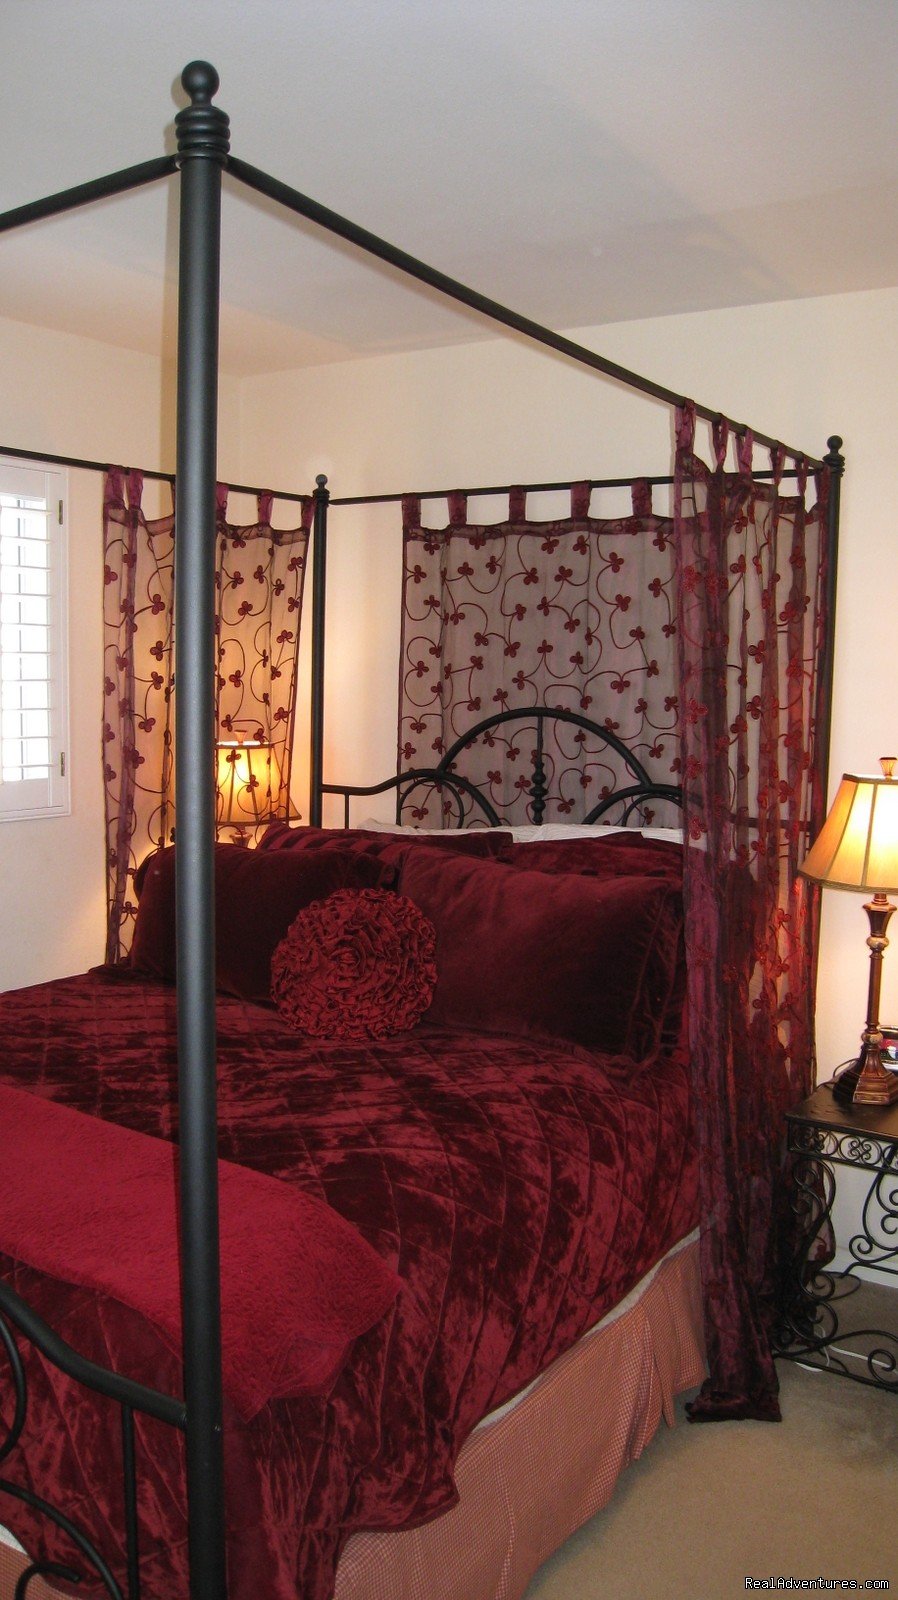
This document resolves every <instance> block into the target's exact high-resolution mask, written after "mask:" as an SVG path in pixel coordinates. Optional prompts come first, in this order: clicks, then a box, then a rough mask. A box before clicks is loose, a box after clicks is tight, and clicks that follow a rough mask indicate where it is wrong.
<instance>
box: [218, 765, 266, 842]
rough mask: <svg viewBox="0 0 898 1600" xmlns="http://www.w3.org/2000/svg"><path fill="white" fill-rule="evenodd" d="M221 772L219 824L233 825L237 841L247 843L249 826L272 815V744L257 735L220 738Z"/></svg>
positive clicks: (222, 826)
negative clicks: (239, 737)
mask: <svg viewBox="0 0 898 1600" xmlns="http://www.w3.org/2000/svg"><path fill="white" fill-rule="evenodd" d="M215 748H216V755H217V763H218V772H217V778H216V787H217V789H218V802H219V803H218V815H217V818H216V827H217V828H233V829H235V830H236V832H237V842H239V843H240V844H246V843H248V839H247V833H246V830H247V829H248V828H255V827H257V825H258V824H259V823H260V822H268V821H270V819H271V816H272V806H271V789H272V786H271V767H272V763H273V761H274V760H275V756H274V752H273V750H272V748H271V745H270V744H262V743H261V742H260V741H259V740H258V739H245V740H240V739H221V740H219V742H218V744H217V745H216V747H215Z"/></svg>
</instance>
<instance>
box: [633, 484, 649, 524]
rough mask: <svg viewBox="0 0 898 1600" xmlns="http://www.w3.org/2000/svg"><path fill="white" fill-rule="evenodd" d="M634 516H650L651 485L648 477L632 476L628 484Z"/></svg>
mask: <svg viewBox="0 0 898 1600" xmlns="http://www.w3.org/2000/svg"><path fill="white" fill-rule="evenodd" d="M630 496H631V498H632V501H633V515H634V517H650V516H652V486H651V484H650V483H649V480H648V478H634V479H633V482H632V484H631V485H630Z"/></svg>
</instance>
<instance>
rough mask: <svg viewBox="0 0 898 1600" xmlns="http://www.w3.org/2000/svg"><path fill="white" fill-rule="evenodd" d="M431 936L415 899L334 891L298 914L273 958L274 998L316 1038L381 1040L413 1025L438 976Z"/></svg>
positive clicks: (382, 892) (287, 1018) (376, 892)
mask: <svg viewBox="0 0 898 1600" xmlns="http://www.w3.org/2000/svg"><path fill="white" fill-rule="evenodd" d="M435 953H436V934H435V933H434V929H433V924H432V923H431V922H429V921H428V919H427V917H425V915H424V913H423V912H422V911H419V909H418V907H417V906H416V905H415V904H414V902H413V901H411V900H409V899H407V898H406V897H405V896H404V895H398V894H392V893H391V892H390V891H388V890H386V889H338V890H337V891H336V892H335V893H334V894H331V895H328V897H327V899H325V900H316V901H314V902H313V903H312V905H310V906H306V907H305V909H304V910H302V911H300V913H299V916H298V917H297V918H296V919H295V921H294V922H292V923H291V925H290V927H289V929H288V931H287V933H286V935H285V937H284V938H283V939H282V940H281V942H280V944H279V945H278V946H277V947H276V949H275V952H274V955H273V956H272V958H271V997H272V999H273V1001H274V1003H275V1005H276V1006H277V1009H278V1011H279V1012H280V1014H281V1016H282V1017H283V1018H284V1020H285V1021H286V1022H288V1023H289V1024H290V1026H291V1027H292V1028H295V1029H296V1031H297V1032H298V1033H304V1034H308V1035H310V1036H311V1037H313V1038H330V1039H349V1040H362V1039H383V1038H386V1037H387V1036H388V1035H389V1034H392V1033H401V1032H402V1031H403V1030H404V1029H406V1028H413V1027H414V1025H415V1023H416V1022H417V1021H418V1019H419V1018H420V1017H421V1016H423V1014H424V1012H425V1011H426V1010H427V1007H428V1006H429V1005H430V1001H431V996H432V994H433V989H434V984H435V983H436V978H437V969H436V961H435V959H434V958H435Z"/></svg>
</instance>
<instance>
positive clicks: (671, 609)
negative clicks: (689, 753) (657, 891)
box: [399, 479, 679, 827]
mask: <svg viewBox="0 0 898 1600" xmlns="http://www.w3.org/2000/svg"><path fill="white" fill-rule="evenodd" d="M590 495H591V491H590V485H589V484H588V483H577V484H574V485H573V486H572V489H571V512H570V516H569V517H567V518H564V519H562V520H556V521H551V522H528V520H527V517H526V492H525V490H524V489H513V490H512V491H511V494H510V497H509V505H508V516H507V518H506V519H505V520H504V521H502V522H499V523H494V524H490V525H487V526H479V525H474V524H470V523H469V522H468V521H467V504H466V499H465V496H464V495H461V494H456V495H452V496H450V497H449V526H448V527H446V528H442V529H431V528H423V527H422V526H421V506H420V501H419V500H417V499H416V498H414V497H411V496H410V497H407V498H406V499H405V500H404V501H403V524H404V553H405V561H404V604H403V630H402V651H401V662H402V669H401V705H400V718H399V770H400V771H401V770H403V769H405V768H409V767H415V766H418V767H430V766H434V765H435V764H436V762H438V761H439V760H440V758H441V757H442V756H443V755H444V754H445V752H446V751H447V750H448V749H450V748H451V746H452V744H453V743H454V741H455V740H456V739H457V738H458V737H459V735H460V734H463V733H465V732H466V731H467V730H468V729H469V728H470V727H471V726H472V725H473V724H474V723H476V722H477V721H479V720H481V719H482V718H485V717H489V716H492V715H494V714H495V713H496V712H497V711H502V710H506V709H510V708H512V707H514V708H519V707H521V706H531V705H532V706H541V705H550V706H553V707H560V708H562V709H564V710H567V711H577V712H582V713H583V714H584V715H585V716H588V717H590V718H592V719H594V720H596V721H598V722H601V723H604V725H605V726H607V727H608V728H609V729H610V730H611V731H612V732H613V733H616V734H618V735H619V737H620V738H621V739H622V740H623V742H624V743H625V744H626V745H627V746H628V748H629V749H631V750H632V751H633V753H634V754H635V755H636V756H637V757H639V759H640V760H641V761H643V763H644V764H646V765H648V766H649V767H650V769H651V770H652V772H653V774H654V775H655V776H656V777H657V778H658V779H659V781H662V782H668V783H677V782H678V781H679V776H678V772H679V734H678V727H677V684H676V663H675V657H674V652H673V646H672V639H673V634H674V628H675V610H676V606H675V599H674V595H673V552H672V542H671V541H672V533H673V523H672V520H671V519H669V518H666V517H661V516H655V515H654V514H653V512H652V505H651V491H650V489H649V486H648V484H647V483H646V482H645V480H644V479H640V480H638V481H637V482H636V483H634V485H633V489H632V501H633V513H632V516H629V517H624V518H616V519H613V520H612V519H603V520H600V519H598V518H594V517H590V515H589V504H590ZM535 739H536V731H535V727H532V726H529V725H528V724H526V723H524V724H521V723H515V724H514V725H513V732H509V733H507V734H503V730H502V729H501V728H498V729H495V730H493V731H491V732H488V733H485V734H483V735H481V736H480V738H479V739H478V740H477V742H476V744H474V745H473V746H470V747H468V748H467V749H466V750H465V752H464V758H463V762H461V761H460V762H459V763H458V767H459V770H462V771H463V773H464V776H465V777H467V778H469V779H470V780H471V781H472V782H473V783H474V784H475V785H476V786H477V787H478V788H479V789H481V790H482V791H483V792H484V793H485V794H486V795H487V796H488V798H489V799H490V801H491V802H492V804H493V806H494V807H495V809H496V810H497V811H498V812H499V813H500V814H501V815H502V816H503V817H504V818H505V819H506V820H507V821H509V822H511V823H525V822H530V821H532V820H533V817H532V805H531V803H530V802H529V800H528V797H527V795H526V792H525V791H526V788H527V785H528V782H529V778H530V771H531V767H532V762H533V756H534V746H535ZM546 740H547V743H546V748H545V751H544V754H543V760H544V764H545V767H546V773H547V781H548V795H547V801H546V810H545V812H544V817H543V820H544V821H546V822H553V821H558V822H565V821H567V822H577V821H579V820H581V819H582V818H583V817H584V816H586V815H587V814H588V813H589V811H590V810H591V809H592V808H593V807H594V806H595V805H596V804H597V802H598V801H599V800H600V799H602V798H603V796H605V795H607V794H610V793H612V792H613V791H614V790H615V789H617V788H620V787H621V786H622V784H623V783H624V782H625V781H626V780H625V771H624V768H623V767H622V766H621V765H620V764H619V762H618V759H617V758H616V757H615V755H614V754H613V752H611V751H610V750H609V749H608V747H607V746H605V745H601V746H599V745H598V743H597V742H596V741H595V740H593V741H590V739H589V737H588V735H587V734H586V733H585V732H583V731H582V730H580V729H577V728H576V727H574V726H572V725H565V724H554V725H551V726H550V727H549V728H548V729H547V732H546ZM451 808H452V801H451V800H450V799H449V798H447V797H446V796H442V797H441V796H440V795H439V794H438V793H437V792H436V791H434V790H427V789H417V790H415V791H414V792H413V793H412V794H411V795H409V796H408V798H407V799H406V800H405V802H404V808H403V809H404V813H405V816H406V819H407V820H408V821H413V822H415V823H417V824H418V825H419V826H420V825H424V826H430V827H439V826H440V825H441V822H442V821H443V820H444V818H445V817H447V816H448V814H449V812H450V810H451ZM441 811H442V813H443V815H442V816H441ZM640 814H641V817H642V820H643V821H645V822H655V823H658V824H659V825H660V824H670V823H672V824H674V825H675V826H676V825H678V823H679V813H678V812H675V811H673V810H672V808H670V806H669V805H668V804H667V803H666V802H663V801H661V802H653V803H652V804H651V805H650V806H646V807H643V809H642V811H641V813H640Z"/></svg>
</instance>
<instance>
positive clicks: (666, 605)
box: [399, 406, 829, 1418]
mask: <svg viewBox="0 0 898 1600" xmlns="http://www.w3.org/2000/svg"><path fill="white" fill-rule="evenodd" d="M677 422H678V439H677V457H676V483H675V514H674V517H673V518H672V519H667V518H664V517H658V516H655V515H654V514H653V513H652V509H651V504H650V500H649V497H648V489H647V485H646V484H645V481H644V480H639V481H637V482H635V483H634V485H633V491H632V492H633V515H632V517H629V518H624V519H619V520H615V521H607V520H598V519H595V518H591V517H590V516H589V498H590V497H589V486H588V485H587V484H578V485H575V486H574V488H573V490H572V504H571V516H570V518H569V519H565V520H564V521H560V522H552V523H536V524H530V523H527V521H526V518H525V502H524V491H523V490H521V489H518V490H515V491H513V492H512V496H511V503H510V505H509V511H508V518H507V520H506V521H504V522H502V523H499V524H496V525H493V526H474V525H470V524H468V522H467V519H466V506H465V500H464V496H462V495H456V496H453V497H452V499H451V500H450V515H449V526H448V527H446V528H441V529H426V528H423V527H422V526H421V511H420V504H419V502H418V501H417V500H415V499H414V498H411V497H410V498H408V499H407V500H406V501H405V502H404V504H403V520H404V533H405V539H404V547H405V577H404V606H403V636H402V655H401V663H402V665H401V693H400V722H399V770H400V771H402V770H404V769H407V768H410V767H414V766H425V767H426V766H432V765H434V764H435V763H436V762H437V761H438V760H439V759H440V757H441V755H442V754H443V753H444V752H445V750H446V749H447V748H449V747H450V746H451V745H452V743H453V741H454V740H455V739H456V738H457V737H458V736H459V735H460V734H461V733H463V732H464V731H465V730H466V729H467V728H468V727H470V726H471V725H472V723H474V722H476V721H477V720H479V719H480V718H483V717H487V716H489V715H491V714H492V713H494V712H495V711H497V710H500V709H504V708H509V707H518V706H521V705H525V706H526V705H538V704H549V705H554V706H563V707H565V708H567V709H573V710H582V711H583V712H585V713H586V714H587V715H588V716H589V717H590V718H591V719H592V720H594V721H596V722H599V723H604V724H605V725H606V726H607V727H609V728H611V729H612V730H613V731H614V732H617V733H618V734H619V735H620V737H621V739H622V740H623V741H624V742H625V743H626V744H627V745H629V746H630V747H631V748H632V749H633V750H634V751H635V752H636V754H637V755H638V756H639V757H640V759H641V760H642V761H643V763H644V764H645V765H646V766H647V767H648V769H649V771H650V772H651V774H652V776H653V777H654V778H656V779H657V780H658V781H661V782H673V783H677V782H682V783H683V785H684V791H685V826H686V837H687V849H686V852H685V869H684V877H685V885H684V895H685V904H686V937H687V953H688V967H689V978H688V983H689V998H690V1027H691V1033H690V1041H689V1042H690V1050H691V1056H692V1061H693V1065H694V1079H695V1085H696V1107H697V1110H696V1116H697V1132H698V1139H699V1144H700V1150H701V1172H702V1246H701V1248H702V1266H703V1278H704V1286H705V1302H706V1320H707V1341H708V1351H709V1363H710V1377H709V1379H708V1382H707V1383H706V1385H705V1387H704V1389H703V1391H702V1394H701V1395H700V1396H699V1398H698V1400H697V1401H696V1403H695V1405H694V1406H693V1408H692V1414H693V1416H694V1417H696V1418H703V1417H725V1416H750V1417H759V1418H765V1417H776V1416H778V1415H779V1409H778V1401H777V1380H776V1373H775V1369H774V1364H773V1360H772V1357H771V1353H770V1335H771V1333H772V1320H773V1313H774V1302H775V1291H776V1281H777V1271H778V1261H779V1258H780V1256H781V1254H782V1251H783V1250H784V1249H786V1248H787V1238H786V1235H787V1233H788V1226H789V1224H788V1221H787V1218H786V1216H785V1214H784V1213H785V1208H784V1194H785V1186H784V1184H783V1182H782V1177H783V1171H782V1163H783V1135H784V1113H785V1111H786V1109H787V1108H788V1106H789V1105H790V1104H794V1103H797V1102H798V1101H799V1100H801V1099H802V1098H803V1096H804V1095H805V1094H807V1093H809V1092H810V1089H811V1087H812V1083H813V1010H812V1007H813V989H814V962H815V955H816V938H817V916H818V895H817V892H816V890H815V889H814V888H813V886H811V885H809V884H807V883H805V881H804V880H803V879H799V878H798V877H797V876H796V869H797V866H798V864H799V862H800V860H801V859H802V856H803V854H804V852H805V850H806V848H807V844H808V841H809V839H810V838H811V837H813V835H814V834H815V833H816V831H817V829H818V828H819V826H820V824H821V822H822V819H823V810H824V799H825V797H824V792H823V780H824V775H823V771H822V751H821V743H820V740H819V739H818V728H820V727H822V725H823V717H824V714H825V708H824V706H823V694H824V691H825V685H826V681H827V660H826V657H827V649H828V643H827V640H828V632H827V615H826V605H827V600H826V595H827V571H826V561H827V556H826V550H827V542H826V516H827V499H828V490H829V475H828V471H827V470H826V469H825V468H824V469H822V470H821V471H820V473H819V474H818V475H817V476H816V479H815V481H814V487H815V489H816V498H815V500H814V502H813V503H812V504H808V488H809V474H808V473H807V471H806V470H805V469H804V468H803V467H801V466H800V467H799V476H798V480H797V483H796V484H795V485H794V488H793V486H792V481H791V480H790V486H789V491H788V492H786V491H785V489H784V487H783V481H782V476H781V475H782V471H783V459H782V453H781V452H779V451H774V452H773V456H772V469H773V476H772V478H771V479H770V480H769V481H764V482H761V481H754V480H753V479H752V477H751V471H752V456H753V444H752V438H751V434H750V433H746V434H744V435H743V436H741V437H740V438H739V439H738V440H737V457H738V459H737V467H736V471H734V472H732V471H730V472H728V471H727V470H726V469H725V466H724V463H725V461H726V458H727V451H728V447H729V445H730V429H729V426H728V424H727V423H726V421H725V420H724V419H720V421H719V422H718V424H717V425H716V426H715V428H714V430H713V455H714V463H713V466H708V465H706V464H705V463H704V462H702V461H701V459H700V458H699V457H698V455H697V454H696V450H695V414H694V410H693V408H692V407H691V406H687V407H685V408H684V409H683V410H682V411H681V412H680V413H679V414H678V419H677ZM501 732H502V730H501V729H499V730H497V731H496V733H494V734H491V735H489V736H488V737H486V738H485V737H484V736H481V739H480V740H479V741H478V745H477V747H475V749H474V750H473V751H470V752H469V751H467V750H466V751H465V754H464V767H463V771H464V775H465V776H466V777H468V778H470V779H471V780H472V781H473V782H474V783H476V784H478V785H479V786H483V787H485V789H486V791H487V793H488V795H489V797H490V798H491V800H492V801H493V804H494V806H495V808H496V810H497V811H498V812H499V813H500V815H501V816H502V817H503V818H504V819H506V820H508V821H509V822H524V821H527V820H530V819H529V817H528V816H527V814H526V813H527V801H526V797H525V796H524V795H522V793H521V790H522V789H523V788H524V787H525V785H526V781H527V780H526V778H524V779H523V781H522V779H521V778H520V777H519V776H517V775H516V774H517V772H518V771H519V769H520V768H522V767H525V766H529V763H530V760H531V757H532V748H531V742H530V741H528V739H527V738H526V735H522V734H521V733H520V732H519V731H516V732H515V735H514V738H513V739H512V738H507V739H505V740H502V739H501V738H500V735H501ZM562 741H563V742H562V743H561V744H559V746H558V747H556V748H555V749H554V750H551V751H549V752H547V757H546V765H547V767H548V768H549V769H550V778H551V782H550V796H549V804H548V806H547V810H546V813H545V820H547V821H553V820H558V821H576V820H578V819H579V818H581V817H583V816H584V815H586V814H587V813H588V812H589V810H590V809H591V808H592V806H593V805H594V804H595V802H596V800H597V799H599V798H600V797H601V795H602V794H603V792H609V791H610V790H611V789H613V788H615V787H617V785H618V783H619V781H620V779H621V777H622V774H621V773H620V772H615V771H614V770H613V761H609V760H608V758H607V756H606V755H605V754H604V753H602V754H600V753H598V752H594V751H591V750H590V749H589V748H588V741H586V740H581V739H579V738H578V737H577V735H576V734H575V733H574V734H573V736H572V737H571V738H570V739H567V735H566V734H565V733H564V731H563V733H562ZM500 743H501V744H504V746H505V748H504V749H503V750H501V752H499V751H498V750H497V746H499V745H500ZM450 805H451V802H448V801H447V802H442V804H441V801H440V799H439V798H438V797H436V796H435V795H434V794H433V793H432V792H427V791H421V790H416V791H415V792H414V793H413V794H412V795H411V796H410V798H409V799H408V800H407V802H406V808H405V809H406V817H407V820H410V821H415V822H417V823H418V824H419V825H420V824H422V823H423V824H424V825H425V826H432V827H433V826H439V825H440V823H441V821H442V820H443V817H441V810H442V811H443V812H444V813H447V812H448V811H449V810H450ZM652 811H653V813H654V814H653V815H649V812H648V810H647V809H645V808H644V809H643V813H642V815H641V817H636V818H633V819H631V821H632V822H634V823H636V824H638V822H639V821H642V822H643V823H644V824H649V823H651V822H655V823H660V824H667V823H670V822H673V823H679V822H680V821H681V820H683V819H681V817H680V816H679V814H675V815H670V814H664V810H663V807H662V806H661V805H653V807H652ZM466 820H467V819H466Z"/></svg>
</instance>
